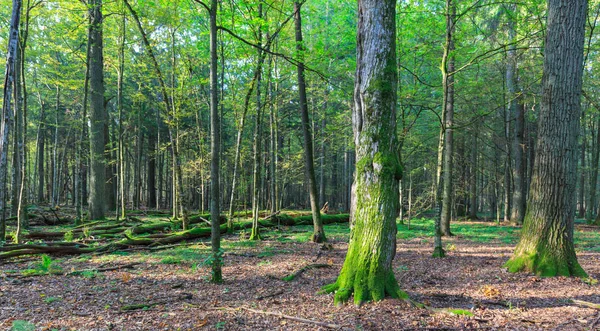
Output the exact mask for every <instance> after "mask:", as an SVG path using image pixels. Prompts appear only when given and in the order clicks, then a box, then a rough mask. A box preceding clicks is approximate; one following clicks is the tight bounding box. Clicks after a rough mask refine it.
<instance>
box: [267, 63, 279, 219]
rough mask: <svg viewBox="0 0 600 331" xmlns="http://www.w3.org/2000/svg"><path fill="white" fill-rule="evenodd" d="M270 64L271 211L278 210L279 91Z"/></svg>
mask: <svg viewBox="0 0 600 331" xmlns="http://www.w3.org/2000/svg"><path fill="white" fill-rule="evenodd" d="M269 63H270V64H271V65H272V63H273V59H271V61H270V62H269ZM271 65H270V66H269V92H270V94H269V103H270V106H269V138H270V140H269V142H270V153H271V155H270V162H269V167H270V170H269V172H270V174H271V178H270V185H271V190H270V193H271V213H275V212H277V207H278V203H277V193H278V192H277V154H278V153H277V102H273V101H274V100H273V94H274V93H277V91H273V82H272V77H271V76H272V67H271ZM275 90H277V86H275Z"/></svg>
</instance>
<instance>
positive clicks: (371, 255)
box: [323, 0, 407, 305]
mask: <svg viewBox="0 0 600 331" xmlns="http://www.w3.org/2000/svg"><path fill="white" fill-rule="evenodd" d="M395 6H396V2H395V1H393V0H386V1H381V0H359V1H358V36H357V44H358V45H357V66H356V80H355V88H354V109H353V112H352V122H353V129H354V141H355V144H356V160H357V162H356V175H355V182H354V189H353V190H354V196H353V199H352V200H353V203H352V214H351V217H352V228H351V234H350V243H349V246H348V253H347V255H346V260H345V261H344V265H343V267H342V270H341V272H340V275H339V277H338V279H337V281H336V282H335V283H334V284H331V285H327V286H325V287H324V288H323V290H324V291H326V292H333V291H336V292H335V303H336V304H341V303H344V302H346V301H348V299H349V297H350V295H351V294H352V293H354V303H355V304H358V305H360V304H361V303H363V302H365V301H368V300H374V301H378V300H382V299H383V298H384V297H385V296H386V295H389V296H391V297H394V298H407V295H406V293H404V292H402V291H401V290H400V287H399V286H398V282H397V281H396V277H395V276H394V271H393V270H392V260H393V259H394V256H395V255H396V231H397V230H396V217H397V215H398V208H399V204H398V198H399V197H398V181H399V180H400V179H401V177H402V166H401V164H400V155H399V150H398V146H397V144H398V141H397V137H396V102H397V100H396V87H397V79H396V77H397V72H396V68H397V67H396V33H395V31H396V9H395V8H396V7H395Z"/></svg>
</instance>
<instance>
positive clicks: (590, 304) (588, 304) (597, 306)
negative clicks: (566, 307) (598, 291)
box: [571, 299, 600, 309]
mask: <svg viewBox="0 0 600 331" xmlns="http://www.w3.org/2000/svg"><path fill="white" fill-rule="evenodd" d="M571 301H572V302H573V303H574V304H577V305H580V306H584V307H588V308H593V309H600V304H597V303H593V302H587V301H583V300H576V299H573V300H571Z"/></svg>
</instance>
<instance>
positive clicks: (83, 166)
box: [75, 11, 92, 225]
mask: <svg viewBox="0 0 600 331" xmlns="http://www.w3.org/2000/svg"><path fill="white" fill-rule="evenodd" d="M89 14H90V13H89V11H88V29H87V36H88V38H87V45H86V53H85V54H86V56H85V78H84V82H83V113H82V115H81V123H80V132H79V139H80V141H79V144H78V146H77V149H78V154H79V162H78V167H79V171H78V177H79V178H78V180H79V191H78V196H77V201H76V203H75V210H76V214H77V215H76V217H75V224H76V225H80V224H81V223H82V222H83V204H84V201H86V192H87V191H86V188H87V171H86V170H87V161H88V160H87V159H86V157H85V155H86V153H85V146H86V141H87V133H88V106H89V105H88V97H89V87H90V58H91V57H90V52H91V47H92V44H91V42H92V37H91V35H92V23H91V20H92V18H91V15H89Z"/></svg>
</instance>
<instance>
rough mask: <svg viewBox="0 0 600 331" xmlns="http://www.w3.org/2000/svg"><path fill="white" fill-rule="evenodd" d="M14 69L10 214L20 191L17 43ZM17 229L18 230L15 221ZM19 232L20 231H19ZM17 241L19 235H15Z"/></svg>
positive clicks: (16, 207)
mask: <svg viewBox="0 0 600 331" xmlns="http://www.w3.org/2000/svg"><path fill="white" fill-rule="evenodd" d="M15 68H16V69H15V70H17V74H16V76H15V78H16V79H15V102H14V105H13V112H14V114H13V118H14V120H15V130H14V132H13V155H12V169H13V171H12V183H11V188H12V196H11V213H10V214H11V216H16V215H17V214H18V208H19V192H21V177H22V173H21V171H22V170H23V168H22V167H21V161H22V160H21V146H22V141H21V137H22V135H23V113H22V108H21V105H22V102H23V100H22V96H21V92H22V91H21V47H20V43H19V51H18V52H17V58H16V59H15ZM17 230H20V228H19V224H18V222H17ZM18 234H20V231H19V233H18ZM16 239H17V242H18V240H19V237H18V236H17V238H16Z"/></svg>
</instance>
